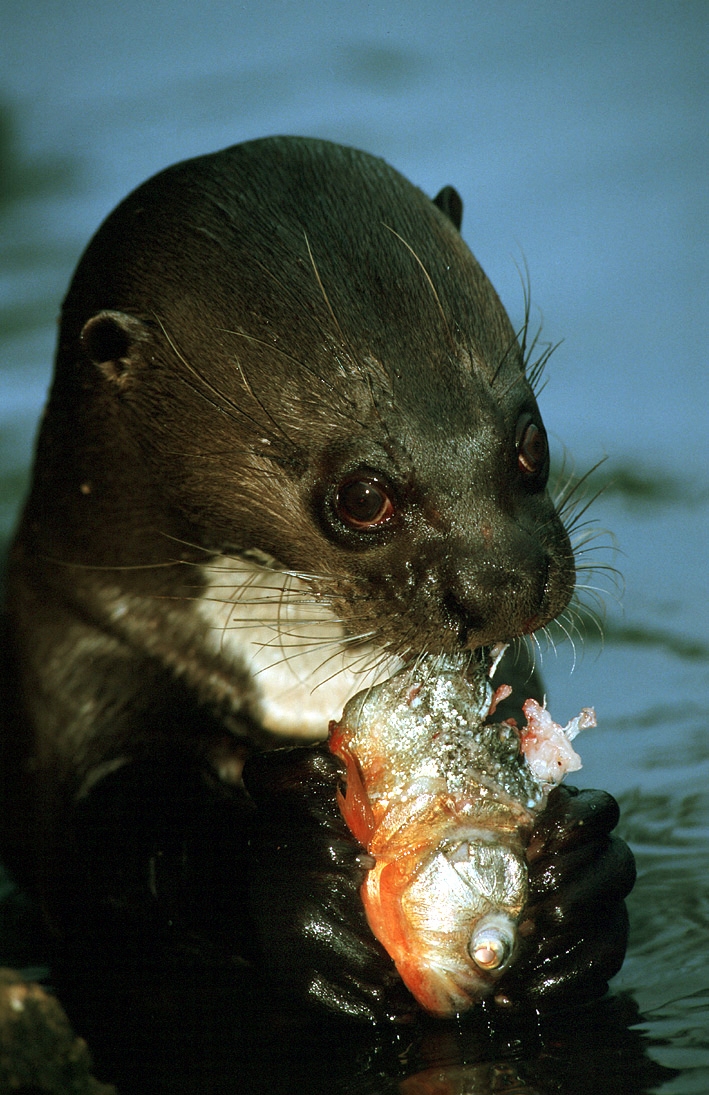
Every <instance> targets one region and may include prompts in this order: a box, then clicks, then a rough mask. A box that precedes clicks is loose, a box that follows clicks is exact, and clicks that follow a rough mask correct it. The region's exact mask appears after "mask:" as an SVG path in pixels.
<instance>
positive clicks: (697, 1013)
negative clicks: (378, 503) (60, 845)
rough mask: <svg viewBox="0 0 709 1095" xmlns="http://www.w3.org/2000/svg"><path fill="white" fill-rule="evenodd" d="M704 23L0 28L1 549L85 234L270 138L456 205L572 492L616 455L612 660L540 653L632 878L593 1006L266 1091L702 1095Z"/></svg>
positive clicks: (370, 1050) (220, 18) (266, 6)
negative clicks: (195, 169) (131, 201)
mask: <svg viewBox="0 0 709 1095" xmlns="http://www.w3.org/2000/svg"><path fill="white" fill-rule="evenodd" d="M708 10H709V9H707V7H706V5H705V4H703V3H701V2H695V3H693V2H686V3H671V2H653V0H643V2H642V3H633V2H630V3H624V4H622V5H617V4H612V3H605V2H602V0H601V2H597V3H594V4H587V5H569V4H567V3H566V2H565V0H560V2H559V3H544V2H540V3H535V4H533V5H532V4H522V3H514V2H511V0H510V2H508V0H502V2H496V3H492V2H490V3H486V2H482V3H471V4H460V3H457V2H454V0H443V2H439V3H437V4H435V5H431V4H428V3H424V2H418V0H409V2H408V3H407V2H405V0H399V2H391V3H381V4H379V5H375V4H371V3H367V2H357V0H354V2H350V3H349V4H346V5H345V4H335V3H328V2H326V0H321V2H317V0H304V2H303V3H300V4H298V5H295V4H289V3H287V2H286V0H283V2H276V0H266V2H261V3H259V4H258V5H257V4H255V3H246V4H231V5H228V4H219V3H216V2H213V3H202V4H200V5H194V7H191V6H188V5H181V4H178V3H176V2H169V0H157V2H153V3H151V4H150V5H145V4H138V3H137V2H135V0H127V2H125V3H123V4H121V5H115V4H108V3H107V2H104V0H92V2H88V0H86V2H83V0H72V2H65V3H63V4H61V5H60V4H52V3H50V2H49V0H45V2H35V3H33V4H32V5H14V6H11V5H6V6H5V10H4V12H3V34H2V41H1V42H0V156H1V162H0V203H1V204H0V261H1V271H2V274H1V276H2V281H1V282H0V531H1V534H2V536H3V537H6V536H7V534H8V531H9V529H10V527H11V525H12V522H13V520H14V515H15V513H16V510H17V506H18V504H19V500H20V498H21V495H22V491H23V489H24V485H25V483H26V476H27V468H28V464H29V461H30V452H31V444H32V437H33V434H34V429H35V425H36V420H37V417H38V414H39V411H40V408H41V405H42V401H43V398H44V394H45V391H46V386H47V383H48V378H49V375H50V365H51V358H52V353H53V342H54V337H55V330H54V321H55V317H56V315H57V312H58V307H59V303H60V300H61V297H62V294H63V292H64V289H65V287H66V283H67V281H68V278H69V275H70V273H71V270H72V267H73V265H74V264H75V262H76V260H77V258H78V256H79V253H80V251H81V249H82V247H83V246H84V244H85V243H86V241H87V240H88V238H89V236H90V234H91V232H92V231H93V230H94V228H95V227H96V226H97V224H98V222H99V220H100V219H101V218H102V217H103V216H104V215H105V214H106V213H108V212H109V210H110V209H111V208H112V206H113V205H114V204H115V203H116V202H117V201H118V200H119V199H120V198H121V197H122V196H123V195H124V194H125V193H126V192H127V191H128V190H129V189H130V188H131V187H132V186H134V185H136V184H138V183H139V182H141V181H142V180H143V179H144V178H145V177H147V176H148V175H149V174H151V173H152V172H154V171H156V170H158V169H159V168H161V167H163V166H165V165H166V164H168V163H169V162H171V161H174V160H176V159H181V158H184V157H186V156H190V155H195V154H197V153H200V152H206V151H211V150H213V149H215V148H218V147H221V146H224V145H226V144H230V143H233V142H235V141H239V140H243V139H247V138H250V137H256V136H263V135H266V134H269V133H275V132H290V133H304V134H309V135H316V136H322V137H328V138H332V139H336V140H341V141H344V142H346V143H352V144H356V145H358V146H360V147H362V148H365V149H367V150H369V151H371V152H375V153H379V154H381V155H384V156H385V157H386V158H387V159H388V160H389V161H390V162H392V163H393V164H394V165H395V166H397V167H398V168H399V169H401V170H402V171H403V172H404V173H405V174H407V175H408V176H409V177H410V178H411V179H412V180H413V181H415V182H417V183H418V184H419V185H421V186H422V187H423V188H424V189H425V190H427V191H428V192H430V193H433V192H435V191H437V190H438V189H439V188H440V187H441V186H442V185H443V184H445V183H453V184H454V185H455V186H456V187H457V188H458V189H459V190H460V191H461V193H462V195H463V198H464V200H465V203H466V213H465V219H464V235H465V236H466V239H467V240H468V242H469V243H470V244H471V246H472V248H473V250H474V251H475V253H476V255H477V256H478V258H479V259H480V261H481V262H482V264H483V266H484V267H485V269H486V270H487V272H488V273H489V274H490V276H491V278H492V280H493V282H494V284H495V285H496V287H497V288H498V290H499V292H500V294H501V296H502V298H503V300H504V302H505V304H506V305H507V307H508V309H509V311H510V313H511V315H512V317H513V320H518V319H519V318H520V316H521V312H522V289H521V283H520V278H519V273H518V267H519V266H520V265H522V264H523V263H524V262H526V263H527V265H528V267H529V270H530V273H531V284H532V294H533V300H534V302H535V304H536V307H537V308H538V309H539V311H540V315H541V314H542V313H543V318H544V337H545V338H548V339H549V340H550V341H552V342H557V341H558V340H559V339H562V338H563V339H565V341H564V343H563V345H562V346H561V347H560V348H559V349H558V350H557V351H556V352H555V354H554V356H553V357H552V360H551V363H550V365H549V368H548V376H549V382H548V386H547V388H546V390H545V391H544V394H543V396H542V400H541V402H542V408H543V410H544V413H545V418H546V422H547V425H548V427H549V428H550V431H551V432H552V434H553V435H554V436H555V437H557V438H558V439H559V448H560V451H561V446H562V444H563V446H565V447H566V450H567V453H568V454H571V455H570V456H569V457H567V459H571V457H573V464H574V466H575V468H576V470H577V471H579V470H583V469H585V468H587V467H589V466H591V465H592V464H594V463H596V462H597V461H598V460H599V459H602V458H604V457H607V460H606V463H605V464H604V465H603V466H602V468H601V469H600V470H599V472H598V473H597V474H596V476H595V482H597V484H598V486H601V485H606V487H607V489H606V491H605V493H604V494H603V496H602V497H601V498H599V499H598V501H597V502H596V503H595V504H594V505H593V508H592V511H591V514H592V516H593V518H594V520H595V521H596V523H597V526H596V527H597V528H598V530H599V532H601V535H600V536H599V539H598V540H597V541H596V542H595V543H594V544H592V545H591V546H590V551H589V558H592V559H593V560H594V561H596V562H598V563H604V562H607V563H611V564H612V565H614V566H615V567H617V568H618V569H619V570H620V572H621V574H622V583H620V584H616V585H614V584H613V582H612V581H611V580H610V578H609V576H608V575H607V574H605V573H604V572H603V571H600V572H599V574H598V575H597V579H598V584H600V585H601V586H603V587H604V588H605V589H606V592H605V593H604V595H603V604H604V615H605V623H604V635H605V638H604V641H603V643H602V644H601V643H600V642H599V641H598V636H597V633H595V632H594V630H593V629H590V630H589V632H588V634H587V635H586V636H585V638H584V639H583V640H582V641H580V640H578V639H577V641H576V642H575V643H573V644H571V643H570V642H568V641H565V642H561V643H559V644H558V647H557V650H556V652H555V651H554V650H553V649H552V648H551V647H550V648H549V649H546V650H545V652H544V656H543V667H544V672H545V677H546V681H547V684H548V689H549V694H550V697H551V702H552V704H553V709H554V712H555V714H556V715H557V717H560V718H561V719H562V721H563V720H565V719H566V718H568V717H570V716H571V715H572V714H574V713H576V711H577V710H578V709H579V708H580V707H581V706H583V705H585V704H587V703H593V704H595V706H596V708H597V711H598V714H599V723H600V725H599V728H598V729H597V730H595V731H591V732H589V733H588V734H586V735H584V739H585V740H584V739H582V753H583V757H584V764H585V766H584V770H583V772H582V773H581V776H582V779H581V780H579V782H580V783H581V784H582V785H585V786H601V787H605V788H607V789H608V790H610V791H611V792H613V793H614V794H615V795H616V796H617V797H618V798H619V800H620V802H621V806H622V809H623V821H622V833H623V835H624V836H625V837H626V839H628V840H630V841H631V843H632V845H633V848H634V850H635V852H636V854H637V858H638V864H639V878H638V883H637V886H636V889H635V891H634V893H633V895H632V897H631V900H630V912H631V920H632V937H631V945H630V951H629V955H628V959H627V961H626V964H625V966H624V968H623V970H622V972H621V974H620V975H619V976H618V977H617V978H616V980H615V982H614V994H615V995H614V997H613V998H612V1000H611V1001H610V1002H607V1003H604V1004H603V1005H602V1006H601V1007H599V1008H596V1009H593V1010H592V1011H591V1012H589V1013H587V1014H586V1013H585V1014H583V1015H580V1016H576V1017H573V1018H567V1019H566V1020H564V1021H563V1022H561V1021H560V1022H559V1023H558V1024H557V1025H556V1026H555V1027H554V1028H553V1029H543V1030H536V1029H535V1030H533V1031H525V1032H524V1033H520V1032H519V1031H517V1032H513V1033H508V1034H507V1035H506V1034H504V1033H502V1034H497V1035H495V1037H494V1038H493V1037H492V1036H490V1033H489V1031H488V1030H487V1028H486V1027H485V1024H484V1022H483V1023H482V1026H481V1028H480V1029H479V1030H478V1029H476V1030H475V1031H470V1030H468V1031H466V1032H461V1031H458V1030H457V1029H452V1030H449V1029H448V1028H446V1029H445V1030H443V1029H442V1028H434V1029H433V1030H432V1031H430V1032H427V1033H426V1034H425V1035H424V1036H421V1037H418V1036H417V1038H415V1039H411V1040H410V1042H409V1043H407V1044H404V1043H405V1042H406V1039H405V1038H404V1039H403V1040H399V1041H398V1042H397V1043H396V1044H393V1043H391V1042H390V1043H385V1044H381V1043H380V1042H378V1041H377V1040H376V1039H374V1038H373V1037H372V1038H371V1039H370V1040H369V1041H368V1040H367V1039H365V1040H364V1042H363V1044H362V1045H357V1046H349V1045H348V1048H347V1049H346V1050H345V1049H344V1048H343V1047H342V1046H341V1045H339V1044H337V1042H336V1039H335V1041H334V1042H330V1041H328V1036H327V1035H325V1034H323V1035H322V1037H319V1038H317V1039H316V1038H315V1037H313V1039H312V1042H311V1044H310V1052H309V1053H308V1052H304V1051H303V1049H302V1044H301V1046H300V1048H299V1050H298V1053H295V1055H294V1056H293V1059H292V1065H291V1073H290V1078H289V1079H288V1085H289V1086H288V1088H286V1087H282V1086H281V1084H282V1083H285V1080H284V1078H283V1076H281V1075H276V1074H275V1073H274V1074H273V1075H272V1076H270V1079H269V1080H268V1083H270V1085H271V1087H270V1090H286V1089H288V1090H293V1091H303V1092H311V1091H319V1090H323V1091H325V1090H337V1091H340V1090H341V1091H352V1092H373V1093H374V1092H390V1091H392V1092H394V1091H396V1092H402V1093H404V1095H412V1093H414V1095H415V1093H424V1092H425V1093H444V1092H445V1093H450V1095H455V1093H458V1095H473V1093H477V1092H496V1091H507V1092H519V1093H522V1092H543V1093H547V1092H559V1091H561V1092H569V1093H570V1092H585V1091H589V1092H591V1091H593V1092H613V1093H616V1092H635V1091H637V1092H640V1091H643V1092H645V1091H655V1090H662V1092H663V1093H668V1095H669V1093H673V1095H680V1093H681V1095H690V1093H693V1095H699V1093H706V1092H707V1091H709V874H708V872H707V870H706V862H707V849H708V848H709V839H708V838H709V736H708V735H707V728H706V722H707V720H706V711H707V701H708V699H709V624H708V623H707V616H708V613H707V608H708V607H709V606H708V604H707V600H708V598H707V578H706V575H707V544H708V543H709V474H708V472H707V469H708V468H709V459H708V458H709V440H708V438H709V429H708V428H707V427H708V426H709V422H708V421H707V419H708V414H707V408H708V406H709V382H708V380H707V375H708V373H707V367H706V351H705V337H706V320H707V315H706V300H707V288H708V286H707V280H708V279H707V265H706V254H707V242H708V241H707V208H706V179H707V146H706V117H707V105H708V104H707V95H706V83H705V76H704V74H703V73H704V68H703V62H704V65H705V61H706V45H707V37H708V35H707V22H708V17H707V12H708ZM606 529H607V530H612V533H613V535H614V538H615V539H612V538H611V537H610V536H609V535H608V534H607V533H604V532H602V530H606ZM614 544H615V549H614V547H613V545H614ZM594 584H596V582H595V580H594ZM572 670H573V671H572ZM0 897H2V895H1V894H0ZM0 908H2V909H4V914H3V915H4V919H0V934H2V929H3V928H8V925H9V928H8V931H7V933H6V938H7V940H8V943H7V948H6V952H5V953H4V954H0V961H3V962H5V961H7V962H12V963H15V964H18V963H19V964H31V963H32V962H33V961H34V960H40V958H41V956H40V955H37V956H36V959H35V957H33V955H32V945H31V939H30V940H26V939H25V940H23V939H22V938H21V936H22V932H21V931H20V930H19V929H18V924H19V925H22V924H25V925H26V920H25V919H23V917H22V915H19V914H18V913H17V910H16V908H15V907H14V906H11V905H10V904H8V903H7V902H6V903H5V904H4V905H0ZM10 928H11V929H12V930H10ZM18 931H19V937H18ZM25 932H26V929H25ZM0 949H1V948H0ZM286 1044H287V1039H286V1038H285V1036H284V1039H283V1041H282V1043H281V1046H282V1047H283V1046H285V1045H286ZM276 1056H279V1055H278V1054H276ZM280 1056H281V1059H282V1053H281V1054H280ZM333 1061H338V1062H339V1064H337V1065H335V1064H333ZM327 1062H329V1063H328V1064H327V1065H326V1063H327ZM273 1067H274V1068H275V1067H276V1066H275V1065H274V1066H273ZM407 1077H408V1079H407ZM265 1083H266V1080H264V1078H263V1077H261V1078H260V1079H259V1080H258V1082H257V1081H256V1080H255V1079H254V1080H253V1090H259V1091H260V1090H269V1088H268V1086H263V1085H264V1084H265ZM437 1085H438V1086H437Z"/></svg>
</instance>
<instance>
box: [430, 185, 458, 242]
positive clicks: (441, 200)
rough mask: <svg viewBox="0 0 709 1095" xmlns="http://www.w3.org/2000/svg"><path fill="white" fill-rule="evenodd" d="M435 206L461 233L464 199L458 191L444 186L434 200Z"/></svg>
mask: <svg viewBox="0 0 709 1095" xmlns="http://www.w3.org/2000/svg"><path fill="white" fill-rule="evenodd" d="M433 204H434V205H437V206H438V208H439V209H440V211H441V213H445V215H446V216H447V217H448V220H449V221H451V223H452V224H453V225H454V226H455V227H456V228H457V229H458V231H459V232H460V226H461V224H462V223H463V199H462V198H461V196H460V194H459V193H458V191H457V190H455V189H454V188H453V187H452V186H444V187H443V189H442V190H441V191H439V193H438V194H436V196H435V198H434V199H433Z"/></svg>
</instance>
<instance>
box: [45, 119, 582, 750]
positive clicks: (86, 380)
mask: <svg viewBox="0 0 709 1095" xmlns="http://www.w3.org/2000/svg"><path fill="white" fill-rule="evenodd" d="M460 211H461V208H460V203H459V199H458V198H457V195H455V192H454V191H451V190H450V189H449V188H447V189H446V190H445V191H443V192H442V193H441V195H439V197H438V198H437V199H436V200H435V201H430V200H429V199H428V198H427V197H426V196H425V195H424V194H423V193H422V192H421V191H419V190H418V189H416V188H415V187H414V186H412V185H411V184H410V183H408V182H407V181H406V180H405V179H404V178H402V176H401V175H399V174H397V173H396V172H395V171H393V170H392V169H391V168H390V167H388V166H387V165H386V164H385V163H384V162H383V161H381V160H379V159H376V158H374V157H371V156H368V155H365V154H363V153H360V152H357V151H354V150H352V149H348V148H342V147H339V146H336V145H332V144H329V143H327V142H321V141H314V140H301V139H294V138H290V139H289V138H277V139H271V140H265V141H256V142H252V143H249V144H246V145H241V146H237V147H234V148H231V149H227V150H226V151H224V152H221V153H218V154H216V155H213V156H207V157H203V158H200V159H198V160H193V161H190V162H187V163H185V164H179V165H177V166H176V167H174V168H171V169H169V170H167V171H166V172H163V173H162V174H161V175H158V176H156V177H155V178H154V179H152V180H150V181H149V182H148V183H146V184H145V185H144V186H142V187H141V188H139V189H138V190H137V191H136V192H135V193H134V194H132V195H131V196H130V197H129V198H128V199H126V201H125V202H124V203H123V204H122V205H121V206H119V208H118V210H117V211H116V212H115V213H114V214H113V215H112V216H111V217H110V218H109V219H108V221H107V222H106V223H105V224H104V226H103V227H102V229H101V230H100V231H99V233H98V234H97V236H96V237H95V239H94V240H93V241H92V243H91V245H90V246H89V248H88V250H87V252H86V254H85V256H84V258H83V260H82V262H81V264H80V266H79V269H78V271H77V273H76V276H75V279H74V282H73V284H72V287H71V290H70V293H69V295H68V298H67V301H66V303H65V308H64V315H63V326H62V333H61V338H60V350H59V358H58V366H57V376H56V380H55V385H54V390H53V394H52V399H51V402H50V407H49V410H48V414H47V418H46V422H45V426H44V431H43V438H42V442H41V445H40V454H39V462H40V463H39V465H38V466H39V467H40V469H41V472H40V473H39V474H38V476H37V479H36V486H35V495H34V498H35V503H34V505H35V512H36V510H37V507H38V506H41V507H42V515H43V516H42V524H43V527H44V528H45V529H47V530H48V535H49V536H52V537H53V544H54V545H56V544H57V543H61V545H62V551H63V552H64V553H65V555H66V558H67V560H69V561H72V562H74V563H80V564H81V565H82V566H96V568H97V569H96V572H95V576H94V584H95V583H99V584H101V583H102V588H103V590H104V592H103V594H102V595H103V596H104V597H108V596H109V594H108V593H107V592H106V591H107V590H108V586H109V585H110V588H111V589H112V590H114V592H115V595H116V597H118V598H119V599H120V597H121V596H123V595H126V596H127V595H128V594H134V595H136V596H140V597H142V598H144V599H145V598H147V599H150V598H152V603H153V604H154V606H155V611H156V613H158V612H159V611H165V612H167V611H168V609H167V608H166V607H165V606H166V605H167V604H168V600H169V610H170V612H171V613H173V614H174V613H177V612H179V613H181V614H182V615H181V619H182V620H183V622H184V621H188V620H189V621H192V623H193V624H194V627H196V626H197V625H196V622H195V621H197V620H200V621H201V624H202V625H204V623H205V620H206V619H207V616H208V615H209V612H210V611H212V610H211V609H205V604H206V603H207V602H211V603H212V605H216V606H217V608H216V609H214V611H222V613H223V618H221V617H220V619H221V622H220V623H218V624H217V625H215V624H214V620H213V621H212V623H211V625H209V626H210V627H212V629H213V631H214V643H213V644H212V654H213V655H215V652H216V651H218V650H221V651H225V650H227V649H228V650H230V651H231V652H232V655H233V657H234V658H237V659H238V658H243V657H246V658H247V659H248V657H249V656H252V657H253V659H254V664H255V665H258V664H259V662H258V657H261V658H262V659H263V658H265V659H266V660H267V661H268V662H269V665H270V666H273V665H275V664H276V663H279V662H280V664H281V665H282V664H285V663H290V664H291V666H292V665H293V663H294V659H297V658H298V657H300V656H301V654H302V653H303V650H304V649H305V648H306V647H307V649H308V651H309V652H310V654H311V655H312V658H314V659H315V660H316V661H317V663H318V665H319V666H321V667H323V668H322V673H321V675H322V676H323V679H326V678H328V677H330V676H332V675H333V674H334V673H335V669H334V668H332V667H333V666H334V662H332V661H331V651H333V650H334V649H335V648H336V649H337V651H338V656H339V653H340V652H341V649H344V648H347V650H348V651H349V653H350V668H353V671H354V672H355V676H356V673H357V666H359V667H361V668H368V667H370V666H372V665H379V660H380V659H381V658H382V657H383V656H385V655H391V656H392V657H393V658H395V659H407V658H409V657H411V656H414V655H416V654H418V653H420V652H424V651H425V652H434V653H435V652H446V653H453V652H456V651H465V650H475V649H477V648H478V647H481V646H484V645H487V644H491V643H495V642H497V641H509V640H511V639H513V638H515V637H516V636H520V635H526V634H530V633H531V632H533V631H535V630H536V629H538V628H540V627H542V626H543V625H544V624H546V623H547V622H548V621H549V620H551V619H552V618H553V617H555V616H556V615H558V614H559V613H560V612H561V611H562V610H563V609H564V608H565V606H566V605H567V603H568V601H569V598H570V596H571V593H572V590H573V586H574V576H575V571H574V561H573V554H572V551H571V548H570V545H569V540H568V537H567V534H566V532H565V530H564V528H563V525H562V522H561V520H560V518H559V516H558V514H557V512H556V510H555V507H554V504H553V502H552V500H551V499H550V497H549V494H548V492H547V478H548V473H549V454H548V446H547V439H546V434H545V430H544V425H543V423H542V419H541V417H540V414H539V410H538V407H537V404H536V401H535V397H534V394H533V391H532V387H531V385H530V383H529V379H528V377H527V376H526V375H525V364H524V360H523V358H524V354H523V351H522V348H521V347H520V345H519V343H518V340H517V338H516V336H515V332H514V330H513V329H512V327H511V325H510V322H509V320H508V317H507V315H506V314H505V311H504V309H503V307H502V305H501V303H500V301H499V299H498V297H497V295H496V293H495V291H494V290H493V288H492V286H491V285H490V283H489V281H488V280H487V278H486V276H485V274H484V273H483V271H482V270H481V268H480V266H479V265H478V264H477V262H476V260H475V259H474V257H473V256H472V254H471V253H470V251H469V250H468V248H467V247H466V246H465V244H464V243H463V241H462V239H461V236H460V234H459V231H458V229H459V226H460ZM58 456H59V458H58ZM54 469H56V470H54ZM67 469H70V471H69V472H68V470H67ZM30 508H32V507H30ZM50 526H51V528H50ZM53 554H55V555H56V550H55V551H54V552H53ZM178 563H180V564H189V566H181V567H177V565H176V564H178ZM172 564H175V565H174V566H172ZM99 568H102V569H99ZM190 568H192V569H190ZM107 575H108V576H109V577H107ZM87 580H88V579H87ZM161 598H162V599H161ZM117 603H118V602H116V604H117ZM177 606H179V608H178V607H177ZM114 609H115V605H114ZM123 614H124V615H125V613H123ZM119 615H120V613H119V612H118V611H117V610H115V611H113V617H115V618H116V619H117V618H118V616H119ZM143 623H144V621H143ZM173 625H174V627H175V628H177V630H179V627H180V626H182V624H180V625H179V626H178V624H174V620H173V624H171V626H173ZM116 626H118V625H116ZM156 626H157V625H156ZM190 626H191V625H190ZM254 628H256V631H257V632H258V635H259V636H260V638H255V637H254V636H255V634H256V632H254V630H253V629H254ZM259 628H260V629H261V630H260V631H259V630H258V629H259ZM250 629H251V630H250ZM264 629H265V630H264ZM328 629H329V630H328ZM196 633H197V632H196V631H195V630H194V629H193V630H192V631H190V627H188V626H187V624H186V623H185V635H186V636H187V637H186V638H185V639H184V641H185V642H186V643H190V642H191V643H192V644H193V645H195V642H196V640H195V639H194V635H195V634H196ZM265 634H268V635H270V639H269V638H264V635H265ZM190 636H192V638H190ZM257 648H258V650H259V651H260V652H259V653H258V656H257ZM264 649H265V650H266V654H265V655H264V653H263V652H264ZM249 650H250V651H251V654H250V655H249V653H248V651H249ZM215 656H216V655H215ZM312 658H311V663H312ZM262 668H264V667H262ZM265 668H268V667H265ZM296 669H297V667H296ZM265 679H266V678H265V677H264V680H265ZM354 685H356V687H354V686H353V687H352V689H351V690H357V688H358V687H361V679H360V680H355V681H354ZM275 687H276V686H275V685H274V688H275ZM307 691H308V692H311V691H312V689H311V688H309V687H308V689H307ZM341 703H342V697H341V696H339V695H338V697H337V699H336V700H335V701H334V702H333V704H332V705H331V711H330V712H329V713H334V714H337V713H338V705H339V707H340V709H341ZM318 717H320V716H318ZM326 726H327V722H326V721H324V723H323V730H324V729H325V728H326Z"/></svg>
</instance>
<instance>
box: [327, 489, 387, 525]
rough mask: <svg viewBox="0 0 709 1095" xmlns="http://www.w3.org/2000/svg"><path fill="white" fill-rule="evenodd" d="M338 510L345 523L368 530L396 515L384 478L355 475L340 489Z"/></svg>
mask: <svg viewBox="0 0 709 1095" xmlns="http://www.w3.org/2000/svg"><path fill="white" fill-rule="evenodd" d="M335 510H336V512H337V516H338V517H339V518H340V520H341V521H342V522H343V524H345V525H348V526H349V527H350V528H352V529H357V530H358V531H360V532H362V531H364V532H366V531H367V530H368V529H376V528H379V527H380V526H381V525H384V524H385V523H386V522H387V521H389V520H390V518H391V517H393V515H394V503H393V501H392V498H391V494H390V493H389V490H388V489H387V487H386V485H385V484H384V483H382V482H381V480H379V479H376V478H375V477H374V476H372V477H371V478H369V477H366V478H365V477H360V476H353V477H352V478H349V479H345V480H344V481H343V482H342V483H340V485H339V487H338V488H337V493H336V495H335Z"/></svg>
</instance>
